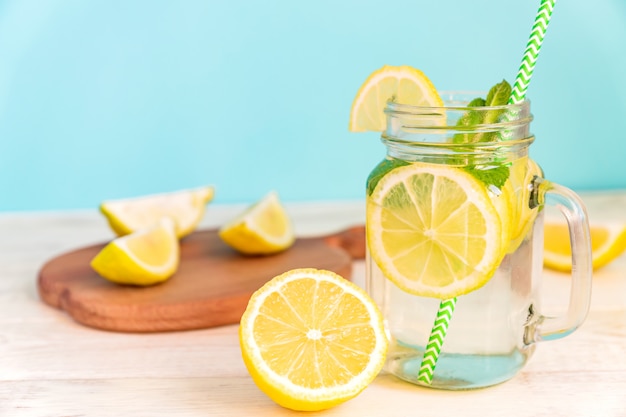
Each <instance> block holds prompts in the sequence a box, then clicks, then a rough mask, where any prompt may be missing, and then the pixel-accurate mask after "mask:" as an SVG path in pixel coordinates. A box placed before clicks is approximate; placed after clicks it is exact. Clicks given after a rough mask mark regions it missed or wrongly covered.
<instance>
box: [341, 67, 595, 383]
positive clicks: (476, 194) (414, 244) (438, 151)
mask: <svg viewBox="0 0 626 417" xmlns="http://www.w3.org/2000/svg"><path fill="white" fill-rule="evenodd" d="M510 94H511V88H510V86H509V85H508V83H506V82H505V81H503V82H501V83H498V84H496V85H495V86H494V87H493V88H492V89H491V90H489V91H488V92H486V93H484V94H481V93H462V92H451V93H439V92H438V91H437V90H436V89H435V87H434V86H433V84H432V83H431V82H430V81H429V80H428V78H427V77H426V76H425V75H424V74H423V73H422V72H420V71H419V70H416V69H414V68H412V67H407V66H404V67H389V66H386V67H383V68H381V69H380V70H378V71H376V72H374V73H373V74H372V75H371V76H370V77H369V78H368V80H367V81H366V82H365V83H364V84H363V86H362V87H361V90H360V91H359V93H358V94H357V97H356V99H355V101H354V104H353V108H352V113H351V121H350V128H351V130H353V131H367V130H370V131H371V130H375V131H376V130H378V131H382V135H381V140H382V142H383V144H384V145H385V147H386V155H385V157H384V159H383V160H382V161H381V162H380V163H379V164H378V165H377V166H376V167H374V169H373V170H372V171H371V173H370V175H369V177H368V179H367V185H366V236H367V259H366V267H367V277H366V284H367V290H368V292H369V294H370V295H371V296H372V298H373V299H374V301H375V302H376V303H377V305H378V306H379V307H380V309H381V311H382V313H383V317H384V320H385V326H386V331H387V334H388V337H389V343H390V345H389V351H388V355H387V364H386V370H387V371H388V372H390V373H392V374H393V375H396V376H397V377H399V378H401V379H404V380H407V381H409V382H413V383H417V384H421V385H427V386H430V387H434V388H442V389H470V388H479V387H485V386H489V385H494V384H497V383H500V382H503V381H506V380H508V379H510V378H511V377H513V376H514V375H515V374H516V373H517V372H518V371H519V370H520V369H521V368H522V367H523V366H524V364H525V363H526V362H527V361H528V359H529V358H530V356H531V354H532V352H533V351H534V349H535V346H536V342H539V341H542V340H550V339H555V338H559V337H562V336H564V335H566V334H569V333H571V332H572V331H573V330H574V329H575V328H576V327H578V326H579V325H580V324H581V323H582V321H583V320H584V318H585V316H586V314H587V311H588V308H589V298H590V287H591V263H590V259H591V252H590V243H589V228H588V224H587V218H586V214H585V209H584V207H583V205H582V203H581V201H580V199H579V198H578V197H577V196H576V194H574V193H573V192H572V191H570V190H569V189H567V188H565V187H562V186H559V185H557V184H554V183H551V182H550V181H547V180H545V179H544V178H543V173H542V170H541V169H540V167H539V166H538V165H537V163H535V162H534V161H533V160H532V159H531V158H530V157H529V147H530V145H531V144H532V143H533V141H534V140H535V138H534V136H533V135H532V133H531V132H530V124H531V121H532V114H531V112H530V102H529V101H527V100H525V101H522V102H521V103H518V104H507V100H508V98H509V96H510ZM544 204H549V205H555V206H557V207H558V208H559V209H560V210H561V211H562V212H563V214H564V215H565V217H566V218H567V220H568V223H569V230H570V235H571V239H572V253H573V257H574V258H575V259H576V262H577V265H578V268H577V269H576V270H574V271H573V274H572V277H573V279H572V291H571V295H570V305H569V309H568V311H567V312H566V313H565V314H564V315H563V316H559V317H546V316H544V315H543V314H542V308H541V273H542V250H543V234H542V231H543V227H542V221H543V212H542V208H543V206H544ZM440 321H442V322H440ZM442 324H445V328H442V326H441V325H442ZM424 374H427V376H428V377H427V378H425V377H424Z"/></svg>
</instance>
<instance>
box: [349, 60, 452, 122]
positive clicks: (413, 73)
mask: <svg viewBox="0 0 626 417" xmlns="http://www.w3.org/2000/svg"><path fill="white" fill-rule="evenodd" d="M389 100H394V101H395V102H397V103H402V104H409V105H414V106H425V107H441V106H443V101H442V100H441V97H439V94H438V93H437V89H436V88H435V86H434V85H433V83H432V82H431V81H430V80H429V79H428V77H426V75H424V73H423V72H422V71H420V70H418V69H416V68H413V67H410V66H407V65H403V66H397V67H396V66H390V65H385V66H384V67H382V68H380V69H378V70H376V71H374V72H373V73H371V74H370V76H369V77H368V78H367V79H366V80H365V82H363V84H362V85H361V88H360V89H359V91H358V92H357V95H356V97H355V98H354V101H353V102H352V109H351V111H350V124H349V126H348V128H349V129H350V131H352V132H365V131H377V132H381V131H383V130H385V124H386V120H385V114H384V109H385V106H386V104H387V102H388V101H389Z"/></svg>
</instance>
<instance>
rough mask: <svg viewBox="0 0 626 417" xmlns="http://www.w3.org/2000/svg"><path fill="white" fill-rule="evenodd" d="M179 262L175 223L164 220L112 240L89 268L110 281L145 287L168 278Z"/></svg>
mask: <svg viewBox="0 0 626 417" xmlns="http://www.w3.org/2000/svg"><path fill="white" fill-rule="evenodd" d="M179 261H180V248H179V243H178V238H177V237H176V230H175V226H174V222H173V221H172V220H171V219H170V218H168V217H166V218H163V219H161V220H160V221H159V222H157V223H156V224H155V225H153V226H152V227H149V228H147V229H143V230H138V231H136V232H133V233H131V234H129V235H126V236H123V237H118V238H117V239H114V240H113V241H111V242H110V243H109V244H107V245H106V246H105V247H104V248H103V249H102V250H101V251H100V252H99V253H98V254H97V255H96V256H95V257H94V258H93V260H92V261H91V267H92V268H93V269H94V270H95V271H96V272H97V273H98V274H99V275H100V276H102V277H103V278H106V279H108V280H109V281H113V282H116V283H118V284H132V285H142V286H145V285H152V284H156V283H158V282H162V281H165V280H167V279H168V278H170V277H171V276H172V275H174V273H175V272H176V270H177V269H178V264H179Z"/></svg>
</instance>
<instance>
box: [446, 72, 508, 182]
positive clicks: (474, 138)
mask: <svg viewBox="0 0 626 417" xmlns="http://www.w3.org/2000/svg"><path fill="white" fill-rule="evenodd" d="M511 91H512V88H511V85H510V84H509V83H508V82H507V81H506V80H502V81H501V82H499V83H498V84H496V85H494V86H493V87H491V89H490V90H489V92H488V93H487V97H486V98H485V99H483V98H480V97H479V98H475V99H474V100H472V101H471V102H470V103H469V104H468V105H467V107H470V109H468V110H467V112H466V113H465V114H464V115H463V116H461V117H460V118H459V120H458V122H457V129H458V130H472V129H474V128H475V126H477V125H490V124H494V123H497V122H498V121H499V119H500V118H501V116H502V114H503V113H504V110H503V109H497V110H488V111H482V112H478V111H475V110H472V109H471V107H479V106H480V107H485V106H486V107H492V106H503V105H505V104H507V103H508V102H509V97H510V96H511ZM500 140H501V137H500V133H499V132H476V133H457V134H455V135H454V137H453V138H452V142H453V143H456V144H462V143H477V142H498V141H500ZM461 151H462V152H465V151H466V150H461ZM458 159H459V158H456V157H454V156H452V157H450V163H451V164H454V163H456V162H457V160H458ZM508 165H509V164H506V163H504V162H502V161H498V160H497V159H495V160H493V161H491V162H487V163H484V164H476V162H475V158H474V157H472V156H468V157H467V159H466V160H465V163H464V164H463V168H462V169H464V170H465V171H467V172H468V173H470V174H471V175H472V176H473V177H474V178H476V179H478V180H479V181H481V182H482V183H484V184H485V186H487V187H490V186H495V187H498V188H501V187H502V186H504V183H505V182H506V180H507V179H508V178H509V174H510V172H509V166H508Z"/></svg>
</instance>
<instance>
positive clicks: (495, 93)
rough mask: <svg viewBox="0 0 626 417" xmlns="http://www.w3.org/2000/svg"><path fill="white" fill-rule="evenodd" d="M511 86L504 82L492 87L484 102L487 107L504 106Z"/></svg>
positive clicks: (509, 94)
mask: <svg viewBox="0 0 626 417" xmlns="http://www.w3.org/2000/svg"><path fill="white" fill-rule="evenodd" d="M511 91H513V89H512V88H511V84H509V83H508V82H507V81H506V80H502V82H500V83H498V84H496V85H494V86H493V87H491V90H489V93H487V99H486V100H485V102H486V105H487V106H504V105H505V104H507V103H508V102H509V97H511Z"/></svg>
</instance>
